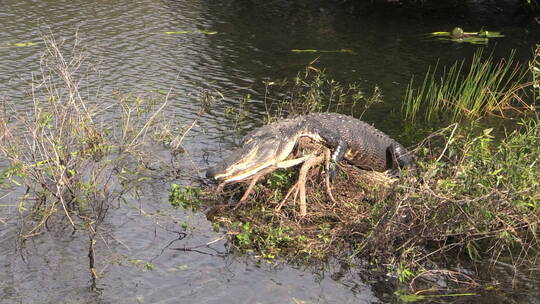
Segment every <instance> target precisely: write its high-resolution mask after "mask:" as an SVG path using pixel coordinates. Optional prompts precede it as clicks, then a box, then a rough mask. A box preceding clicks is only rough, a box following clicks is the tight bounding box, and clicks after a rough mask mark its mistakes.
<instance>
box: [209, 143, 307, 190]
mask: <svg viewBox="0 0 540 304" xmlns="http://www.w3.org/2000/svg"><path fill="white" fill-rule="evenodd" d="M295 144H296V140H294V139H293V140H287V139H284V138H278V137H266V138H262V139H258V140H255V141H253V142H249V143H246V144H244V146H243V147H241V148H240V149H238V150H236V151H235V152H233V153H232V154H231V155H230V156H229V157H228V158H227V159H225V160H224V161H223V162H222V163H220V164H218V165H217V166H215V167H212V168H210V169H208V171H206V177H207V178H213V179H216V180H219V181H221V182H223V183H231V182H236V181H240V180H243V179H246V178H248V177H250V176H253V175H254V174H256V173H257V172H259V171H261V170H263V169H265V168H268V167H270V166H276V167H282V166H283V167H289V166H290V165H288V163H287V161H285V160H286V159H287V157H288V156H289V154H290V153H291V152H292V150H293V149H294V146H295Z"/></svg>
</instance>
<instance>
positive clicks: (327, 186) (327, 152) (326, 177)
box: [324, 148, 337, 204]
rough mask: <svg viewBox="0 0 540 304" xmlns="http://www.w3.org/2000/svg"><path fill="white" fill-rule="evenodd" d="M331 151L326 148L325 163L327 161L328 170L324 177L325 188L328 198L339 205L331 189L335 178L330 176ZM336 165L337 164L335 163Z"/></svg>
mask: <svg viewBox="0 0 540 304" xmlns="http://www.w3.org/2000/svg"><path fill="white" fill-rule="evenodd" d="M330 157H331V156H330V149H328V148H326V149H324V161H325V168H326V176H325V177H324V182H325V184H326V185H325V186H326V194H327V195H328V197H329V198H330V200H331V201H332V202H333V203H334V204H335V203H337V201H336V199H335V198H334V195H332V189H331V188H330V179H331V178H333V176H330V175H331V172H330V166H331V164H330V162H331V158H330ZM334 165H335V163H334ZM334 174H335V171H334Z"/></svg>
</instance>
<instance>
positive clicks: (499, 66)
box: [402, 50, 534, 121]
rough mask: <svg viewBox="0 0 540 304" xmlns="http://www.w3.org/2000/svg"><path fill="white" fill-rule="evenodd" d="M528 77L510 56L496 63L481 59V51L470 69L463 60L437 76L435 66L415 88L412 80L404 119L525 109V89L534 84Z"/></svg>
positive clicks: (527, 103)
mask: <svg viewBox="0 0 540 304" xmlns="http://www.w3.org/2000/svg"><path fill="white" fill-rule="evenodd" d="M527 77H528V75H527V69H525V68H523V67H522V66H521V65H520V64H518V63H516V62H515V61H514V58H513V54H510V56H509V57H508V58H506V59H501V60H499V61H498V62H495V60H494V59H493V57H492V56H487V57H486V58H483V53H482V51H481V50H480V51H478V52H477V53H476V54H475V55H474V57H473V59H472V62H471V64H470V67H469V68H466V67H465V61H461V62H456V63H454V64H453V65H452V66H450V67H449V68H445V69H443V71H442V74H441V75H440V76H439V73H438V71H437V66H435V67H434V68H430V69H428V71H427V73H426V75H425V76H424V80H423V81H422V83H421V84H420V85H419V86H418V87H416V86H415V82H414V79H413V80H411V82H410V83H409V85H408V86H407V90H406V93H405V98H404V101H403V106H402V111H403V113H404V115H405V117H406V118H407V119H413V120H414V119H417V118H422V119H423V120H425V121H434V120H445V119H446V120H448V119H449V120H451V121H456V120H459V119H460V118H463V117H469V118H477V117H480V116H483V115H486V114H492V115H499V116H505V115H506V114H507V113H508V112H509V111H518V112H519V111H524V110H528V109H530V108H531V105H532V100H528V99H527V96H528V92H527V90H528V89H530V88H531V87H532V86H533V84H534V83H533V82H532V81H529V80H527ZM529 96H530V94H529ZM421 115H422V116H423V117H419V116H421Z"/></svg>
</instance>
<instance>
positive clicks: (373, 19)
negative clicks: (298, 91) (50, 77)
mask: <svg viewBox="0 0 540 304" xmlns="http://www.w3.org/2000/svg"><path fill="white" fill-rule="evenodd" d="M0 5H1V6H0V25H1V27H2V31H0V46H7V45H10V44H13V43H19V42H33V43H35V45H33V46H28V47H3V48H0V100H2V101H11V102H15V103H16V104H17V106H18V107H19V109H22V110H24V109H25V108H26V107H30V102H29V101H30V98H29V97H28V94H29V89H30V85H29V82H30V80H31V75H32V73H39V59H40V56H41V54H42V51H43V43H42V42H41V38H40V37H41V35H43V34H48V33H53V34H54V35H55V37H56V39H58V40H59V41H61V40H63V39H66V40H67V43H68V44H70V43H72V42H73V40H74V35H75V33H77V35H78V37H79V39H80V40H81V44H82V45H84V46H85V48H86V50H85V51H86V52H87V54H88V55H89V56H88V57H89V61H90V62H91V64H92V66H93V68H94V70H95V71H97V72H91V73H90V74H89V79H88V82H87V83H86V85H87V86H88V87H85V90H88V91H90V92H93V93H92V94H91V95H90V96H89V97H88V98H89V99H90V100H91V99H92V98H98V97H99V98H103V99H105V100H111V102H112V100H113V97H112V96H113V93H115V92H128V93H134V94H147V93H148V92H150V91H155V90H165V91H167V90H169V89H171V90H172V92H173V94H172V95H171V105H172V107H171V110H170V112H169V113H168V114H169V116H170V119H171V121H172V122H174V124H175V126H176V127H182V126H184V125H186V124H189V123H190V122H191V121H192V119H194V118H195V117H196V115H197V114H196V113H197V111H198V99H199V96H200V94H201V92H202V91H203V90H210V91H211V90H218V91H220V92H223V93H224V95H225V97H226V98H225V100H224V101H223V102H222V103H221V104H219V105H217V106H216V110H215V111H213V112H212V114H207V115H204V116H203V119H202V120H201V121H200V123H199V124H198V125H197V126H196V127H195V128H194V129H193V130H192V132H191V133H190V137H189V138H187V139H186V141H185V146H186V149H187V150H188V151H189V152H190V155H191V158H192V159H193V161H194V163H195V164H196V166H199V167H205V166H207V165H208V163H209V162H210V163H212V162H214V161H216V160H219V159H220V158H221V157H222V156H223V154H224V153H226V152H224V151H226V150H227V149H229V148H231V146H232V145H233V142H234V140H235V139H236V138H238V136H239V134H241V133H244V132H246V131H247V130H249V129H251V128H253V127H254V126H257V125H260V124H261V122H262V120H263V118H264V117H263V112H264V104H263V102H262V100H263V96H262V94H261V93H262V92H263V88H264V86H263V84H262V82H263V81H265V80H268V79H277V78H283V77H292V76H294V75H295V74H296V73H297V72H298V71H301V70H302V69H303V68H304V67H305V66H306V65H307V64H308V63H309V62H311V61H313V60H315V59H317V63H316V65H317V66H318V67H321V68H325V69H326V70H327V72H328V74H329V75H330V77H332V78H335V79H338V80H340V81H344V82H353V81H354V82H359V83H361V85H362V86H363V87H364V88H365V91H366V92H370V91H371V90H372V88H373V87H374V86H375V85H378V86H379V87H380V88H381V89H382V92H383V94H384V99H385V103H384V104H381V105H377V106H376V107H375V108H374V109H372V110H370V112H368V113H366V116H365V117H364V119H365V120H367V121H370V122H372V123H374V124H375V125H376V126H377V127H379V128H380V129H382V130H384V131H386V132H387V133H389V134H391V135H393V136H397V137H398V136H399V135H400V126H401V125H400V117H399V115H398V114H397V113H398V110H399V106H400V105H399V102H400V100H401V97H402V96H403V92H404V89H405V87H406V85H407V83H408V81H409V80H410V78H411V76H412V75H421V74H422V73H423V72H424V71H426V69H427V67H428V65H434V64H436V63H437V61H438V60H440V64H447V63H451V62H453V61H454V60H458V59H462V58H470V56H471V54H472V53H473V52H474V51H475V50H476V49H477V48H479V47H478V46H472V45H466V44H451V43H441V42H437V41H433V40H430V39H425V37H424V36H423V34H424V33H428V32H432V31H440V30H450V29H451V28H452V27H453V26H455V25H456V24H454V23H455V21H454V19H451V18H448V19H438V18H420V17H418V16H409V17H406V18H396V17H395V16H391V15H383V16H379V15H377V14H373V15H370V14H364V15H360V16H359V15H349V14H346V13H344V12H342V11H340V10H339V9H338V8H336V7H335V6H332V5H317V4H313V3H312V2H311V1H309V3H302V2H294V3H292V2H279V1H278V2H268V1H266V2H263V3H256V2H251V1H240V0H228V1H197V0H190V1H172V0H163V1H151V0H136V1H125V0H122V1H114V2H103V1H99V2H98V1H78V0H77V1H68V0H61V1H29V0H23V1H14V0H3V1H1V3H0ZM471 11H472V10H471ZM467 20H471V19H467ZM479 20H480V19H479ZM479 20H476V21H474V20H473V21H467V22H465V23H463V24H459V25H462V26H464V27H466V26H469V28H466V30H477V29H479V28H480V27H481V26H482V25H485V26H489V27H487V28H488V29H489V30H496V31H502V32H503V33H505V34H506V35H507V37H506V38H503V39H500V40H497V41H492V42H490V44H489V47H488V49H489V51H493V52H494V53H495V56H505V55H507V54H508V53H509V51H510V50H511V49H517V56H518V58H520V59H521V60H526V59H527V57H528V56H530V53H531V49H532V45H533V44H534V42H537V41H539V40H540V34H539V32H538V27H534V26H525V27H524V26H515V25H512V24H511V23H508V25H504V26H497V24H500V23H497V22H494V21H493V20H491V19H487V20H482V21H479ZM481 22H485V23H481ZM502 24H506V23H502ZM198 30H207V31H215V32H217V33H216V34H213V35H208V34H204V33H201V32H197V31H198ZM167 31H190V33H188V34H178V35H167V34H165V32H167ZM342 48H346V49H351V50H353V51H354V52H355V54H347V53H320V54H312V53H294V52H291V51H290V50H291V49H319V50H339V49H342ZM247 93H250V94H251V95H252V96H253V99H252V102H250V103H249V104H248V106H247V108H246V111H247V113H248V117H249V120H248V122H247V123H245V124H243V125H241V126H240V130H235V129H234V128H233V127H232V126H231V123H230V120H227V119H226V118H225V117H224V115H223V110H224V109H225V107H227V106H238V103H239V99H240V97H241V96H243V95H244V94H247ZM96 96H98V97H96ZM205 155H208V156H209V157H208V158H206V157H203V156H205ZM194 174H196V173H194ZM167 191H168V184H157V185H154V187H153V188H152V189H150V190H149V191H148V192H146V193H147V194H146V195H145V196H144V197H143V198H142V199H140V200H133V201H132V202H131V203H130V204H129V205H123V204H120V205H119V207H118V208H115V209H114V210H111V211H110V212H109V218H108V219H107V221H106V223H105V228H106V231H108V234H107V237H109V238H110V240H109V241H108V243H107V245H105V244H103V243H102V242H100V243H98V248H97V250H98V261H99V264H98V269H100V271H102V273H100V275H101V279H100V287H102V288H103V290H102V293H101V294H96V293H92V292H90V291H89V288H88V286H89V275H88V269H87V263H88V261H87V258H86V254H87V252H86V250H87V249H86V248H87V247H86V246H87V242H88V240H87V236H86V235H84V234H83V233H80V232H79V233H76V234H74V235H71V234H70V233H66V232H65V231H56V232H52V233H50V234H45V235H43V236H39V237H36V238H34V239H31V240H30V241H28V242H27V243H26V246H25V247H24V250H23V251H22V252H20V251H16V249H15V248H16V246H15V244H16V232H17V224H16V223H17V207H16V206H15V205H16V202H17V200H16V194H12V195H11V196H7V197H3V198H2V199H1V200H0V302H1V303H59V302H60V303H177V302H180V301H181V302H187V303H374V302H378V301H379V299H380V298H382V299H389V298H392V297H391V296H388V295H386V296H385V295H384V293H385V292H387V290H383V291H381V290H379V289H378V288H375V287H373V286H372V285H370V283H367V282H364V281H363V280H362V279H361V277H360V276H359V275H358V271H357V270H354V269H351V270H348V271H346V272H345V273H342V271H340V269H339V267H337V266H336V267H330V268H329V269H328V270H327V271H324V272H322V271H321V272H319V273H312V272H311V271H309V270H303V269H298V268H295V267H293V266H291V265H286V264H285V265H280V266H278V267H273V266H270V265H266V264H265V263H264V262H263V263H260V264H259V263H257V262H254V261H253V260H252V259H250V258H249V257H243V256H234V255H231V254H228V255H224V256H223V254H222V253H225V252H227V249H228V248H227V243H226V242H225V241H224V240H223V233H222V232H219V233H216V232H213V230H212V228H211V224H210V223H209V222H208V221H207V220H206V219H205V217H204V216H203V215H202V214H197V213H195V214H192V213H183V212H181V211H178V210H173V209H170V208H169V207H167V204H166V200H167V197H166V195H167ZM0 197H2V196H1V195H0ZM141 209H142V210H144V212H146V213H148V214H149V215H148V216H141ZM178 223H187V224H188V226H189V227H194V229H187V230H184V229H182V228H180V227H179V225H178ZM179 233H187V235H186V236H185V237H184V238H183V239H179V240H177V239H178V236H179ZM175 240H176V241H175ZM214 241H215V243H213V244H212V245H211V247H212V248H213V249H212V248H208V247H206V246H202V247H201V250H202V251H204V252H205V253H208V254H204V253H198V252H184V251H177V250H173V249H171V248H181V247H190V246H199V245H204V244H206V243H208V242H214ZM171 242H172V244H171ZM169 245H170V247H167V246H169ZM147 263H149V264H150V265H152V268H153V269H152V270H149V269H147V267H146V266H145V265H146V264H147ZM105 266H106V267H105ZM337 273H339V275H336V274H337ZM512 298H513V299H518V300H519V303H538V300H534V298H535V297H534V296H532V297H531V296H526V297H521V296H520V297H512ZM505 299H506V298H505V296H504V295H499V296H497V297H495V300H493V299H492V298H490V300H489V301H491V302H493V303H498V301H499V302H501V303H502V302H503V301H505ZM535 301H536V302H535Z"/></svg>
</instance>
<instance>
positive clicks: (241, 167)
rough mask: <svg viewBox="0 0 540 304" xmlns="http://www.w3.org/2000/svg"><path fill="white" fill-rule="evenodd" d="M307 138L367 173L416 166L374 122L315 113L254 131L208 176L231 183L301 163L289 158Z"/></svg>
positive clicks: (335, 156) (208, 172) (333, 157)
mask: <svg viewBox="0 0 540 304" xmlns="http://www.w3.org/2000/svg"><path fill="white" fill-rule="evenodd" d="M304 136H305V137H309V138H310V139H311V140H314V141H316V142H319V143H322V144H324V145H325V146H327V147H328V148H330V150H331V151H332V161H333V162H340V161H342V160H343V159H345V160H346V161H348V162H350V163H351V164H353V165H355V166H357V167H359V168H362V169H366V170H373V171H379V172H384V171H389V172H394V173H395V172H398V170H399V169H400V168H403V167H405V166H408V165H409V164H411V162H412V157H411V155H410V153H409V151H407V149H405V148H404V147H403V146H402V145H401V144H400V143H398V142H397V141H395V140H393V139H392V138H390V137H389V136H388V135H386V134H384V133H383V132H381V131H379V130H378V129H376V128H375V127H373V126H371V125H370V124H368V123H365V122H363V121H361V120H359V119H356V118H354V117H351V116H347V115H343V114H337V113H312V114H308V115H303V116H298V117H295V118H288V119H283V120H280V121H277V122H274V123H271V124H268V125H265V126H263V127H261V128H259V129H256V130H254V131H252V132H250V133H249V134H247V135H246V136H245V137H244V139H243V141H242V146H241V147H240V148H239V149H238V150H237V151H235V152H233V153H232V154H231V155H230V156H229V157H228V158H226V159H225V160H223V161H222V162H220V163H218V164H216V165H215V166H213V167H210V168H209V169H208V170H207V171H206V177H207V178H213V179H215V180H218V181H221V182H223V183H231V182H235V181H242V180H245V179H247V178H249V177H251V176H253V175H255V174H256V173H258V172H260V171H261V170H264V169H265V168H268V167H271V166H275V167H282V168H284V167H290V166H292V165H295V164H298V163H300V162H301V161H303V160H305V159H299V161H296V162H295V161H294V160H293V161H292V162H291V161H290V160H288V157H289V155H290V154H291V153H292V152H293V150H294V149H295V146H296V145H297V142H298V140H299V139H300V138H301V137H304Z"/></svg>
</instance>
